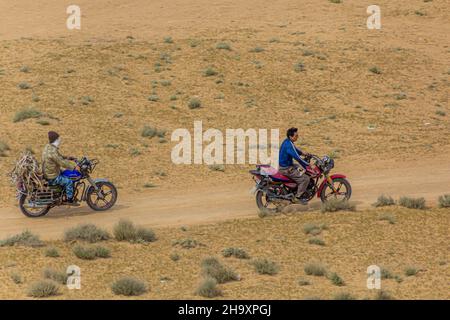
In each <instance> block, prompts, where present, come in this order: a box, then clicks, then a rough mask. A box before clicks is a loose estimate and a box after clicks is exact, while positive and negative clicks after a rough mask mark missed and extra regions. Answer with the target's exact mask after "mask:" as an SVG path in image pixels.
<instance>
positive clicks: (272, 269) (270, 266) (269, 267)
mask: <svg viewBox="0 0 450 320" xmlns="http://www.w3.org/2000/svg"><path fill="white" fill-rule="evenodd" d="M252 264H253V266H254V267H255V271H256V272H257V273H259V274H268V275H275V274H277V273H278V271H279V267H278V265H277V264H276V263H275V262H273V261H270V260H268V259H265V258H264V259H255V260H253V261H252Z"/></svg>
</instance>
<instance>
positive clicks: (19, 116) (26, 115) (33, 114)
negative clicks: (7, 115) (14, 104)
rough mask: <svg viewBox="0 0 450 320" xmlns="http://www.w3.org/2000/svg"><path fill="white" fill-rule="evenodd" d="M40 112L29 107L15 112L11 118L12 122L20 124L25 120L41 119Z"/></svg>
mask: <svg viewBox="0 0 450 320" xmlns="http://www.w3.org/2000/svg"><path fill="white" fill-rule="evenodd" d="M42 115H43V114H42V112H40V111H39V110H37V109H35V108H33V107H29V108H25V109H22V110H19V111H17V112H16V114H15V115H14V118H13V122H21V121H24V120H27V119H36V118H40V117H42Z"/></svg>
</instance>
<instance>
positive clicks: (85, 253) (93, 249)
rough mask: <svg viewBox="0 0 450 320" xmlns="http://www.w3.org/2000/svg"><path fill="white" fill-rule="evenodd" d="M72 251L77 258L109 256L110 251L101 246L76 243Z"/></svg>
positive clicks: (88, 258)
mask: <svg viewBox="0 0 450 320" xmlns="http://www.w3.org/2000/svg"><path fill="white" fill-rule="evenodd" d="M72 251H73V253H74V254H75V255H76V256H77V257H78V258H80V259H83V260H94V259H95V258H109V257H111V251H110V250H109V249H108V248H105V247H102V246H90V245H76V246H75V247H74V248H73V249H72Z"/></svg>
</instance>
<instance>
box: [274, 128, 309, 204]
mask: <svg viewBox="0 0 450 320" xmlns="http://www.w3.org/2000/svg"><path fill="white" fill-rule="evenodd" d="M286 136H287V138H286V139H285V140H284V141H283V143H282V144H281V147H280V154H279V160H278V161H279V168H278V170H279V172H280V173H281V174H282V175H284V176H286V177H289V178H290V179H292V180H294V181H295V182H296V183H297V186H298V187H297V194H296V196H295V197H294V199H293V202H298V201H301V202H302V203H304V204H305V203H306V202H305V201H302V200H300V196H301V195H302V194H303V193H304V192H305V190H306V188H307V187H308V184H309V180H310V178H309V176H308V175H306V174H305V170H306V167H308V166H309V163H307V162H306V161H305V160H303V159H302V158H300V155H304V156H308V155H309V153H307V152H302V151H301V150H300V149H297V148H296V147H295V145H294V142H295V141H297V140H298V129H297V128H290V129H288V131H287V133H286ZM293 159H295V160H296V161H297V162H298V163H299V164H300V166H301V167H300V166H299V165H297V164H294V161H293Z"/></svg>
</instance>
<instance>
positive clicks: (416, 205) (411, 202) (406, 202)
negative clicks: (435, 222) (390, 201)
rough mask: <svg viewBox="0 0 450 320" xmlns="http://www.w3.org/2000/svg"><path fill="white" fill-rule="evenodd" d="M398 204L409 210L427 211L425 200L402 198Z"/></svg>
mask: <svg viewBox="0 0 450 320" xmlns="http://www.w3.org/2000/svg"><path fill="white" fill-rule="evenodd" d="M398 204H399V205H401V206H402V207H406V208H409V209H421V210H423V209H426V206H425V199H424V198H410V197H401V198H400V200H398Z"/></svg>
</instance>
